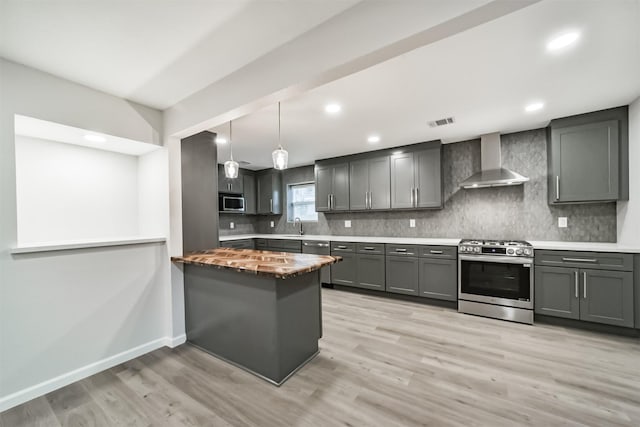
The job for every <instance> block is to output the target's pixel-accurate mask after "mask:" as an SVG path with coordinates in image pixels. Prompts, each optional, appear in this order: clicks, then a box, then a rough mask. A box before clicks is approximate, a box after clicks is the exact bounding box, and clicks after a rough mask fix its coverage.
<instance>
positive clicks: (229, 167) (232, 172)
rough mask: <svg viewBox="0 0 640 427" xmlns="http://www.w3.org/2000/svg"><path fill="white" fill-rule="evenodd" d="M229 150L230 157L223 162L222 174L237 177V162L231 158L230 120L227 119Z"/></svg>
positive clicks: (231, 137) (227, 176)
mask: <svg viewBox="0 0 640 427" xmlns="http://www.w3.org/2000/svg"><path fill="white" fill-rule="evenodd" d="M229 151H230V158H229V160H227V161H226V162H224V176H225V177H226V178H237V177H238V169H239V165H238V162H236V161H234V160H233V136H232V134H231V120H229Z"/></svg>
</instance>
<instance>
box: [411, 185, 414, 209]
mask: <svg viewBox="0 0 640 427" xmlns="http://www.w3.org/2000/svg"><path fill="white" fill-rule="evenodd" d="M413 204H414V201H413V188H412V189H411V207H413Z"/></svg>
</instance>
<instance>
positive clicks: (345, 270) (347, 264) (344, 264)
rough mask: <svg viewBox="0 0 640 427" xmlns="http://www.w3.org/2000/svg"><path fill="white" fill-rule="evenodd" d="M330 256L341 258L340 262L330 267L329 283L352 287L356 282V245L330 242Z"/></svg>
mask: <svg viewBox="0 0 640 427" xmlns="http://www.w3.org/2000/svg"><path fill="white" fill-rule="evenodd" d="M331 255H336V256H341V257H342V261H340V262H338V263H335V264H333V265H332V266H331V283H333V284H335V285H343V286H353V285H354V284H355V283H356V280H357V271H358V270H357V263H356V244H355V243H348V242H331Z"/></svg>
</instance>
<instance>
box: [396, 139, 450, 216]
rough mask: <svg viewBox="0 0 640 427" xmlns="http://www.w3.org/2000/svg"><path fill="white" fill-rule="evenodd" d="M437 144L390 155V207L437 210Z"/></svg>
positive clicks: (439, 183) (439, 201)
mask: <svg viewBox="0 0 640 427" xmlns="http://www.w3.org/2000/svg"><path fill="white" fill-rule="evenodd" d="M441 166H442V165H441V146H440V144H438V145H436V146H434V147H432V148H428V149H425V150H420V151H415V152H407V153H399V154H392V155H391V208H392V209H416V208H441V207H442V205H443V200H442V167H441Z"/></svg>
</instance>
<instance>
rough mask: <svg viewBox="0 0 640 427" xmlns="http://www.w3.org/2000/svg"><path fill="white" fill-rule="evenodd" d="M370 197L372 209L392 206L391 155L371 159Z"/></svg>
mask: <svg viewBox="0 0 640 427" xmlns="http://www.w3.org/2000/svg"><path fill="white" fill-rule="evenodd" d="M351 179H353V177H351ZM369 198H370V201H371V204H370V206H369V208H370V209H389V208H391V163H390V161H389V157H386V156H385V157H381V158H379V159H371V160H369Z"/></svg>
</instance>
